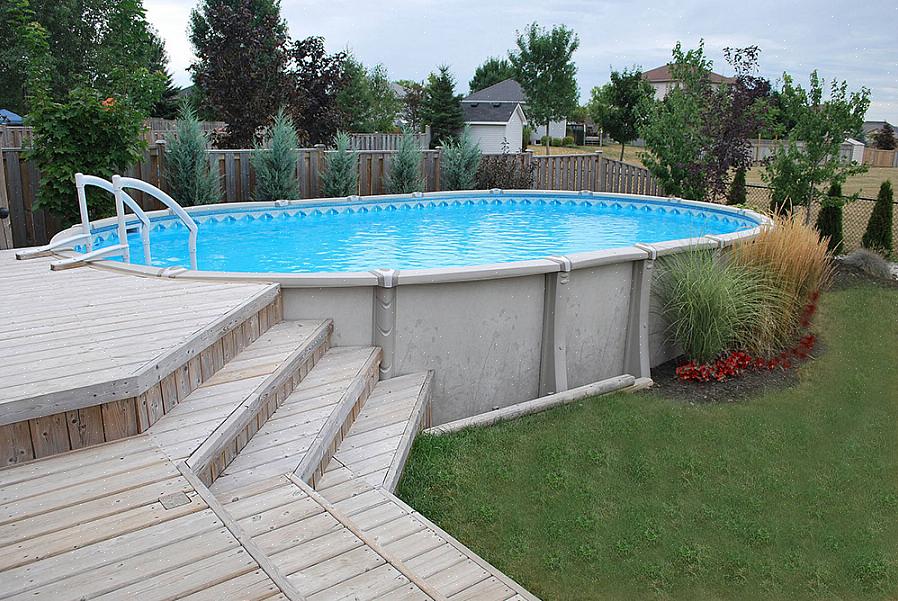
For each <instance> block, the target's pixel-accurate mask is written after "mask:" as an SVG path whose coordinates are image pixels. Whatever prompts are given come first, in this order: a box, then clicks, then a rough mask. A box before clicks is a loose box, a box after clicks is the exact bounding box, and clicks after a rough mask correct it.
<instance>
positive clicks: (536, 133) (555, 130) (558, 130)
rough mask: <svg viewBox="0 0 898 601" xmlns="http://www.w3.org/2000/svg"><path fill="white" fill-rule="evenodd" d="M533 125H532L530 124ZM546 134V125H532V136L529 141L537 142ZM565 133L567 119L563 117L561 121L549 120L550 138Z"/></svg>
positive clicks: (558, 136)
mask: <svg viewBox="0 0 898 601" xmlns="http://www.w3.org/2000/svg"><path fill="white" fill-rule="evenodd" d="M531 127H533V126H531ZM544 135H546V126H545V125H542V126H539V127H534V129H533V136H532V139H531V141H532V142H533V143H534V144H538V143H539V141H540V140H541V139H542V137H543V136H544ZM565 135H567V119H563V120H561V121H550V122H549V137H550V138H563V137H564V136H565Z"/></svg>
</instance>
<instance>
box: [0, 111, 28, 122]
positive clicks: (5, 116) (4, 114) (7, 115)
mask: <svg viewBox="0 0 898 601" xmlns="http://www.w3.org/2000/svg"><path fill="white" fill-rule="evenodd" d="M23 123H24V120H23V119H22V117H20V116H19V115H17V114H15V113H14V112H12V111H9V110H6V109H0V125H22V124H23Z"/></svg>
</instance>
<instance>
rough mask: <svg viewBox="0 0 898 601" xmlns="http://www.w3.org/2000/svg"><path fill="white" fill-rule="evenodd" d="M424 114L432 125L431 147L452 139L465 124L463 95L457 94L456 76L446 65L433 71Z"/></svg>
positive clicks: (425, 99) (426, 121)
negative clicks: (462, 107) (437, 71)
mask: <svg viewBox="0 0 898 601" xmlns="http://www.w3.org/2000/svg"><path fill="white" fill-rule="evenodd" d="M421 108H422V111H421V112H422V116H423V118H424V123H427V124H429V125H430V147H431V148H434V147H436V146H438V145H441V144H446V143H447V142H449V141H451V140H452V139H453V138H454V137H455V136H456V134H457V133H458V131H459V130H460V129H461V128H462V127H463V126H464V116H463V115H462V111H461V95H456V94H455V78H454V77H453V76H452V74H451V73H450V72H449V67H448V66H446V65H442V66H440V70H439V73H431V74H430V76H429V77H428V78H427V86H426V87H425V94H424V103H423V106H422V107H421Z"/></svg>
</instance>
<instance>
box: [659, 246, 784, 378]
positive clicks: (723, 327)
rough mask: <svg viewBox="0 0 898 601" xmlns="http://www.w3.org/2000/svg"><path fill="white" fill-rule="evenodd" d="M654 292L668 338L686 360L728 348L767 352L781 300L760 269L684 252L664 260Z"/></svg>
mask: <svg viewBox="0 0 898 601" xmlns="http://www.w3.org/2000/svg"><path fill="white" fill-rule="evenodd" d="M658 294H659V296H660V299H661V303H662V307H661V313H662V315H663V317H664V318H665V320H666V321H667V323H668V329H667V333H668V336H669V338H670V339H671V340H672V341H673V342H674V343H676V344H678V345H679V346H681V347H682V348H683V351H684V352H685V354H686V356H687V357H689V358H690V359H692V360H695V361H697V362H699V363H707V362H710V361H712V360H713V359H715V358H716V357H718V356H720V355H721V354H722V353H724V352H726V351H728V350H733V349H742V350H746V351H749V352H751V353H755V354H763V353H766V352H769V351H770V348H769V342H768V341H769V338H770V337H771V334H770V331H771V330H772V329H773V328H774V327H775V326H776V324H777V323H778V321H779V319H778V318H777V317H776V315H775V313H776V312H777V311H780V310H781V306H782V304H783V298H782V295H781V293H780V290H779V289H778V288H777V287H775V286H773V285H772V284H771V282H770V280H769V278H768V277H767V276H766V275H765V274H764V273H763V272H762V271H761V270H759V269H756V268H754V267H751V266H747V265H739V264H736V263H734V262H732V261H728V260H727V259H726V258H725V257H723V256H720V255H719V254H717V253H714V252H711V251H707V250H693V251H688V252H685V253H682V254H679V255H674V256H672V257H668V258H666V259H665V260H664V262H663V263H662V266H661V269H660V271H659V278H658Z"/></svg>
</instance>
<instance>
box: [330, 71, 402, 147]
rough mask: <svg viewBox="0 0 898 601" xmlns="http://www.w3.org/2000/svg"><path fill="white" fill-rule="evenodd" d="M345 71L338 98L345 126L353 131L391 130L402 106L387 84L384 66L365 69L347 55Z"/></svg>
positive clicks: (387, 78)
mask: <svg viewBox="0 0 898 601" xmlns="http://www.w3.org/2000/svg"><path fill="white" fill-rule="evenodd" d="M344 71H345V73H346V81H345V85H344V87H343V89H342V90H341V91H340V92H339V94H338V96H337V98H338V100H337V104H338V106H339V107H340V110H341V111H342V112H343V115H344V122H343V125H344V127H345V128H346V129H348V130H349V131H353V132H375V131H390V130H391V129H392V128H393V123H394V121H395V120H396V116H397V115H398V113H399V110H400V109H401V103H400V101H399V98H397V97H396V93H395V92H394V91H393V88H392V86H391V85H390V79H389V77H388V76H387V70H386V67H384V66H383V65H375V66H374V67H372V68H371V69H368V68H366V67H365V65H363V64H362V63H361V61H359V60H358V59H356V58H355V57H353V56H352V55H348V56H347V57H346V60H345V63H344Z"/></svg>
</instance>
